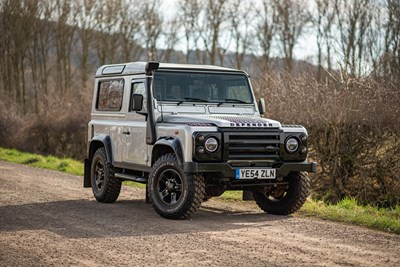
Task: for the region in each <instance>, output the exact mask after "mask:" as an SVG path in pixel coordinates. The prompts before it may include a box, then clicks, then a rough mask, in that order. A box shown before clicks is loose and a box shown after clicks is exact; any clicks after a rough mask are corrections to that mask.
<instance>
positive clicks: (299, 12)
mask: <svg viewBox="0 0 400 267" xmlns="http://www.w3.org/2000/svg"><path fill="white" fill-rule="evenodd" d="M273 5H274V8H275V9H276V11H277V16H276V18H277V35H278V37H279V40H280V43H281V48H282V51H283V54H284V56H285V62H286V67H287V69H288V70H289V71H291V70H292V60H293V49H294V46H295V45H296V44H297V42H298V39H299V37H300V36H301V35H302V33H303V30H304V28H305V26H306V24H307V23H308V22H309V21H310V14H309V12H308V7H307V2H305V1H304V0H282V1H281V0H273Z"/></svg>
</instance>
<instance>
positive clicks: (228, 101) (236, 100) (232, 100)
mask: <svg viewBox="0 0 400 267" xmlns="http://www.w3.org/2000/svg"><path fill="white" fill-rule="evenodd" d="M224 103H240V104H250V103H248V102H246V101H243V100H241V99H234V98H225V102H219V103H218V106H221V105H222V104H224Z"/></svg>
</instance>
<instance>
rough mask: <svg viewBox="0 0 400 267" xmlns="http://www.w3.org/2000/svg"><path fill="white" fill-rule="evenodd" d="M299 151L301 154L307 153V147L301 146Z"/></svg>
mask: <svg viewBox="0 0 400 267" xmlns="http://www.w3.org/2000/svg"><path fill="white" fill-rule="evenodd" d="M300 153H301V154H306V153H307V148H306V147H305V146H303V147H302V148H301V149H300Z"/></svg>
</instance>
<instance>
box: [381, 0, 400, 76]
mask: <svg viewBox="0 0 400 267" xmlns="http://www.w3.org/2000/svg"><path fill="white" fill-rule="evenodd" d="M386 15H387V20H386V23H385V25H384V31H385V35H384V36H385V37H384V38H385V39H384V40H385V41H384V53H385V58H386V60H385V73H386V74H387V75H388V76H390V77H391V78H392V79H393V78H395V80H397V84H400V3H399V1H396V0H387V1H386Z"/></svg>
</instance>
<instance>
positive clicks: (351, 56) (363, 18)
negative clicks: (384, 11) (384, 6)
mask: <svg viewBox="0 0 400 267" xmlns="http://www.w3.org/2000/svg"><path fill="white" fill-rule="evenodd" d="M335 8H336V15H337V25H338V30H339V34H340V49H341V52H342V54H343V58H344V66H342V67H343V68H344V69H345V70H346V71H347V72H349V73H350V74H351V75H352V76H354V75H356V74H361V68H362V65H363V63H365V62H364V61H363V56H364V54H365V46H364V43H365V39H366V35H365V33H366V32H367V30H368V28H369V27H370V26H371V21H372V10H373V9H374V5H373V3H372V1H371V0H350V1H347V0H338V1H337V3H336V7H335Z"/></svg>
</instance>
